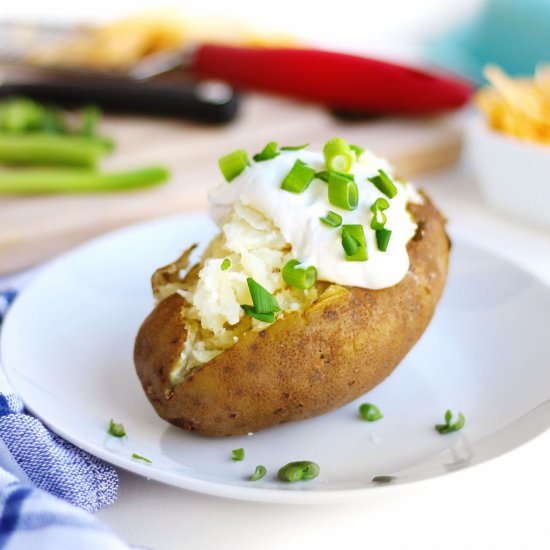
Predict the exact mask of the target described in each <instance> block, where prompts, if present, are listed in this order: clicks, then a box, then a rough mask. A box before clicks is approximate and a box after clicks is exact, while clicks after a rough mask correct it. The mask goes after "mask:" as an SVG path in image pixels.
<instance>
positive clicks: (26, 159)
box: [0, 98, 169, 194]
mask: <svg viewBox="0 0 550 550" xmlns="http://www.w3.org/2000/svg"><path fill="white" fill-rule="evenodd" d="M100 119H101V112H100V111H99V109H97V108H96V107H94V106H89V107H86V108H84V109H83V110H82V111H81V112H80V114H79V116H78V117H76V120H69V117H68V116H67V115H66V114H64V113H63V112H62V111H60V110H59V109H57V108H55V107H51V106H47V105H42V104H40V103H38V102H36V101H32V100H30V99H27V98H12V99H8V100H5V101H3V102H1V103H0V163H2V164H5V165H9V166H10V168H9V169H3V170H0V194H34V193H92V192H104V191H122V190H130V189H136V188H142V187H148V186H151V185H155V184H158V183H162V182H164V181H166V180H167V179H168V177H169V172H168V170H167V169H166V168H164V167H162V166H149V167H146V168H140V169H134V170H128V171H119V172H101V171H100V170H98V166H99V162H100V161H101V159H102V158H103V157H104V156H105V155H107V154H109V153H111V152H112V151H113V149H114V143H113V141H112V140H110V139H109V138H106V137H105V136H102V135H100V134H99V133H98V123H99V121H100Z"/></svg>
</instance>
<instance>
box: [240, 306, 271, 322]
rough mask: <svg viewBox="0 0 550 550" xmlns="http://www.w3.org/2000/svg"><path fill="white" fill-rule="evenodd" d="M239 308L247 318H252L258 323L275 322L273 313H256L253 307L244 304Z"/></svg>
mask: <svg viewBox="0 0 550 550" xmlns="http://www.w3.org/2000/svg"><path fill="white" fill-rule="evenodd" d="M241 308H242V309H243V311H244V312H245V314H246V315H248V317H254V319H258V321H263V322H264V323H273V322H274V321H275V314H274V313H258V312H257V311H256V310H255V309H254V307H253V306H249V305H246V304H241Z"/></svg>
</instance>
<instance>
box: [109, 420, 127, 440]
mask: <svg viewBox="0 0 550 550" xmlns="http://www.w3.org/2000/svg"><path fill="white" fill-rule="evenodd" d="M107 433H108V434H109V435H112V436H113V437H124V436H125V435H126V430H125V429H124V426H123V425H122V424H120V423H119V422H115V421H114V420H113V419H112V418H111V421H110V422H109V429H108V430H107Z"/></svg>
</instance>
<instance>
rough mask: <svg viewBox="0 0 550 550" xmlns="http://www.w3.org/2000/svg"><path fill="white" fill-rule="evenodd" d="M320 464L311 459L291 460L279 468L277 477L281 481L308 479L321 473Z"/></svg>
mask: <svg viewBox="0 0 550 550" xmlns="http://www.w3.org/2000/svg"><path fill="white" fill-rule="evenodd" d="M319 470H320V468H319V465H318V464H316V463H315V462H311V461H309V460H300V461H297V462H289V463H288V464H286V465H285V466H283V467H282V468H280V469H279V471H278V472H277V477H278V478H279V479H280V480H281V481H290V482H294V481H306V480H308V479H313V478H315V477H317V476H318V475H319Z"/></svg>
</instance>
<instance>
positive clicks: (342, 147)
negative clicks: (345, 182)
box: [323, 138, 354, 172]
mask: <svg viewBox="0 0 550 550" xmlns="http://www.w3.org/2000/svg"><path fill="white" fill-rule="evenodd" d="M323 154H324V155H325V163H326V165H327V168H328V169H329V170H331V171H336V172H349V171H350V170H351V167H352V166H353V156H354V155H353V152H352V150H351V149H350V147H349V144H348V142H347V141H346V140H344V139H342V138H334V139H331V140H330V141H327V142H326V143H325V146H324V147H323Z"/></svg>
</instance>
